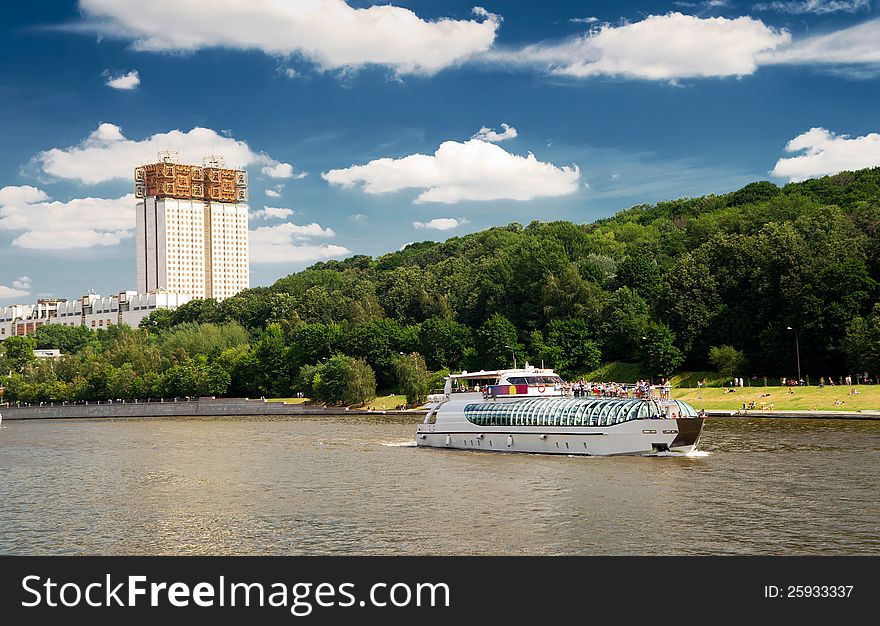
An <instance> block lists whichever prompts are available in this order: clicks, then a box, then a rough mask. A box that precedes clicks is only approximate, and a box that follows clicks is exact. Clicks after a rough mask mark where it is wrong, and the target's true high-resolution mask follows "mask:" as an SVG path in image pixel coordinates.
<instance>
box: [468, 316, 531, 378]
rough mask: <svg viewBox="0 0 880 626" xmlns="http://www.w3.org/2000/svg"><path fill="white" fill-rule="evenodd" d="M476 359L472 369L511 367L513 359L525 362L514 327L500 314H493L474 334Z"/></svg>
mask: <svg viewBox="0 0 880 626" xmlns="http://www.w3.org/2000/svg"><path fill="white" fill-rule="evenodd" d="M476 338H477V340H476V357H477V359H478V361H479V363H473V364H470V366H471V368H472V369H476V368H479V369H487V370H490V369H499V368H505V367H513V358H514V355H516V358H517V359H518V360H519V361H520V363H519V364H520V365H521V364H522V361H524V360H525V353H524V350H523V346H522V345H521V344H520V343H519V341H517V335H516V327H515V326H514V325H513V324H512V323H511V321H510V320H509V319H507V318H506V317H504V316H503V315H501V314H500V313H493V314H492V316H491V317H489V319H488V320H486V323H485V324H483V325H482V326H480V328H479V329H477V332H476Z"/></svg>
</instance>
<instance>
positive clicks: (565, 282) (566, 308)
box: [541, 263, 601, 320]
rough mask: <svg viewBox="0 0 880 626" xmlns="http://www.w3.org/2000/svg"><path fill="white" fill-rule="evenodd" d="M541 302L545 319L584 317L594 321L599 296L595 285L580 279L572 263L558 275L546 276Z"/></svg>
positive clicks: (596, 314) (597, 309)
mask: <svg viewBox="0 0 880 626" xmlns="http://www.w3.org/2000/svg"><path fill="white" fill-rule="evenodd" d="M541 302H542V304H543V309H544V316H545V317H546V318H547V319H554V318H555V319H563V318H566V317H581V316H586V317H587V318H588V319H591V320H593V319H596V317H598V313H599V305H600V303H601V296H600V292H599V288H598V287H597V286H596V284H595V283H592V282H590V281H588V280H584V279H583V278H581V275H580V273H579V272H578V269H577V266H576V265H574V264H573V263H569V265H568V266H567V267H566V268H565V269H564V270H563V271H562V272H561V273H560V274H559V276H557V275H555V274H552V273H551V274H548V275H547V276H546V277H545V281H544V287H543V288H542V290H541Z"/></svg>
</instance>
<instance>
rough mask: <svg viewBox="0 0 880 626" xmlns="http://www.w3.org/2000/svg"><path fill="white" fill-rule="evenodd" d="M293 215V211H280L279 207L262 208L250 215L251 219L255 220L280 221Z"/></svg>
mask: <svg viewBox="0 0 880 626" xmlns="http://www.w3.org/2000/svg"><path fill="white" fill-rule="evenodd" d="M293 213H294V211H293V209H282V208H279V207H273V206H264V207H263V208H262V209H260V210H259V211H254V212H253V213H251V217H253V218H254V219H256V220H272V219H277V220H282V219H284V218H286V217H290V216H291V215H293Z"/></svg>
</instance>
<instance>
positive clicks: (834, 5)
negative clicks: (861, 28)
mask: <svg viewBox="0 0 880 626" xmlns="http://www.w3.org/2000/svg"><path fill="white" fill-rule="evenodd" d="M752 8H753V9H754V10H755V11H776V12H778V13H791V14H793V15H803V14H805V13H811V14H813V15H827V14H828V13H856V12H857V11H861V10H863V9H864V10H868V9H870V8H871V0H798V1H794V2H791V1H789V2H762V3H761V4H756V5H755V6H753V7H752Z"/></svg>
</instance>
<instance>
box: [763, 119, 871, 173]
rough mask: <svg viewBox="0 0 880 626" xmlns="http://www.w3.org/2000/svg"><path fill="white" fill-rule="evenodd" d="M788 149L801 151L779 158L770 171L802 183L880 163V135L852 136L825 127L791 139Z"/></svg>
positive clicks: (791, 151) (813, 129) (794, 151)
mask: <svg viewBox="0 0 880 626" xmlns="http://www.w3.org/2000/svg"><path fill="white" fill-rule="evenodd" d="M785 151H786V152H790V153H800V154H798V155H797V156H793V157H787V158H781V159H779V160H778V161H777V162H776V167H774V168H773V170H772V171H771V172H770V174H771V175H772V176H778V177H779V178H787V179H788V180H789V182H799V181H802V180H806V179H808V178H815V177H817V176H826V175H828V174H836V173H838V172H842V171H845V170H858V169H862V168H865V167H875V166H880V134H878V133H869V134H867V135H865V136H864V137H855V138H850V137H849V135H837V134H835V133H833V132H831V131H829V130H826V129H824V128H811V129H810V130H808V131H807V132H805V133H803V134H801V135H798V136H797V137H795V138H794V139H792V140H791V141H789V142H788V144H787V145H786V146H785Z"/></svg>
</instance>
